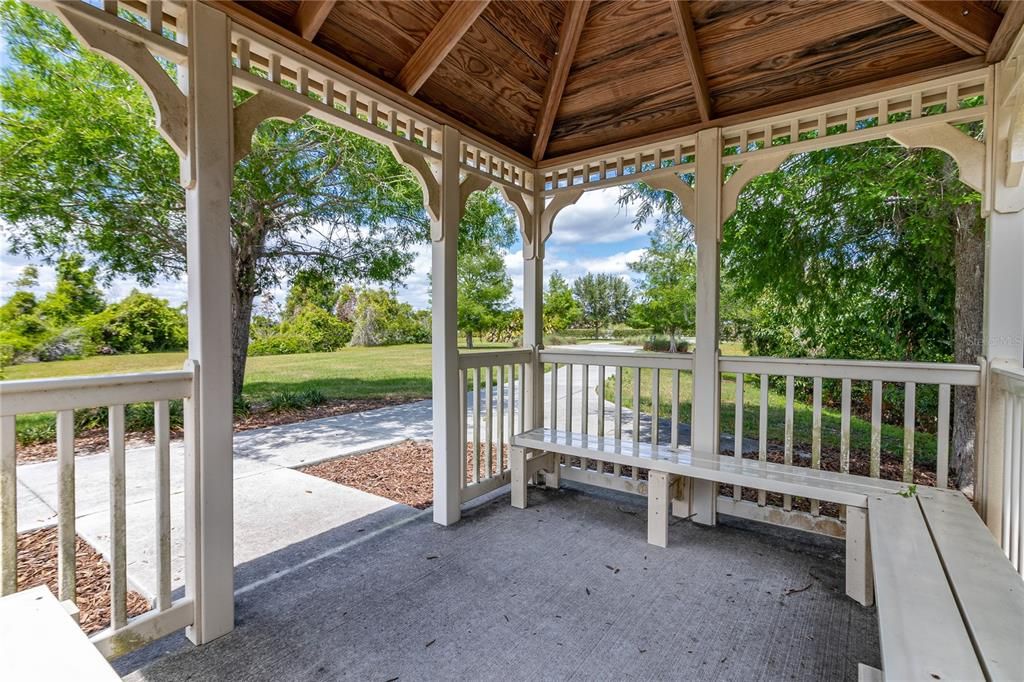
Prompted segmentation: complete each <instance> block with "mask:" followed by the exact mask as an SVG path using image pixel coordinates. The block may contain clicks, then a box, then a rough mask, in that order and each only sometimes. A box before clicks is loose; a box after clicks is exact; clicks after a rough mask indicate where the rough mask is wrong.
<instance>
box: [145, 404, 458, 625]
mask: <svg viewBox="0 0 1024 682" xmlns="http://www.w3.org/2000/svg"><path fill="white" fill-rule="evenodd" d="M463 422H465V420H463ZM153 434H154V436H155V440H156V442H155V446H154V448H153V450H154V453H155V455H154V456H155V461H154V462H153V465H154V469H155V471H156V519H157V521H156V537H157V552H156V555H157V567H156V571H157V581H156V582H157V586H158V588H157V597H156V605H157V608H158V609H159V610H160V611H166V610H167V609H168V608H170V606H171V411H170V405H169V404H168V402H167V401H166V400H157V401H156V402H155V403H153Z"/></svg>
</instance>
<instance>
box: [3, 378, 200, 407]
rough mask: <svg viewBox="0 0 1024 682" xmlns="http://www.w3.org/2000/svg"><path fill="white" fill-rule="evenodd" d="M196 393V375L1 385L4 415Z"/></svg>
mask: <svg viewBox="0 0 1024 682" xmlns="http://www.w3.org/2000/svg"><path fill="white" fill-rule="evenodd" d="M191 394H192V372H191V371H190V370H170V371H165V372H138V373H132V374H106V375H97V376H76V377H58V378H52V379H20V380H13V381H3V382H0V415H2V416H5V417H8V416H13V415H18V414H28V413H31V412H52V411H58V410H74V409H82V408H88V407H103V406H107V405H125V404H128V403H136V402H152V401H154V400H175V399H178V398H187V397H189V396H191Z"/></svg>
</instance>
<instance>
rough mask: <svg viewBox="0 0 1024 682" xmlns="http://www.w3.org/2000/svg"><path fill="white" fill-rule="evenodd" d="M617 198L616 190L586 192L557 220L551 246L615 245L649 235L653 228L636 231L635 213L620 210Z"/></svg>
mask: <svg viewBox="0 0 1024 682" xmlns="http://www.w3.org/2000/svg"><path fill="white" fill-rule="evenodd" d="M618 198H619V190H618V188H615V187H612V188H605V189H598V190H592V191H590V192H585V193H584V194H583V196H581V197H580V199H579V201H577V202H576V203H575V204H574V205H572V206H567V207H566V208H564V209H562V211H561V212H560V213H559V214H558V216H557V217H556V218H555V224H554V226H553V227H552V230H551V238H550V239H549V240H548V246H549V247H550V246H558V245H570V244H614V243H616V242H623V241H629V240H631V239H636V238H637V237H639V236H644V235H646V234H647V233H648V232H649V231H650V226H649V225H647V224H645V225H643V226H641V228H640V229H639V230H637V229H635V228H634V226H633V220H634V219H635V217H636V212H635V210H633V207H632V206H619V205H618ZM649 222H650V221H648V223H649Z"/></svg>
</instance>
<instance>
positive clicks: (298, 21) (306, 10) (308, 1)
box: [294, 0, 338, 41]
mask: <svg viewBox="0 0 1024 682" xmlns="http://www.w3.org/2000/svg"><path fill="white" fill-rule="evenodd" d="M337 1H338V0H302V2H300V3H299V9H298V10H296V12H295V19H294V21H295V30H296V31H297V32H298V34H299V35H300V36H302V37H303V38H305V39H306V40H309V41H312V40H313V38H315V37H316V34H317V33H319V32H320V27H321V26H323V25H324V22H325V21H327V15H328V14H330V13H331V10H332V9H334V5H335V4H336V3H337Z"/></svg>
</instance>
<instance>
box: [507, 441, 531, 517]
mask: <svg viewBox="0 0 1024 682" xmlns="http://www.w3.org/2000/svg"><path fill="white" fill-rule="evenodd" d="M510 454H511V458H512V461H511V465H512V506H513V507H515V508H516V509H526V484H527V479H528V476H527V473H526V450H524V449H523V448H512V450H511V453H510Z"/></svg>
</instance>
